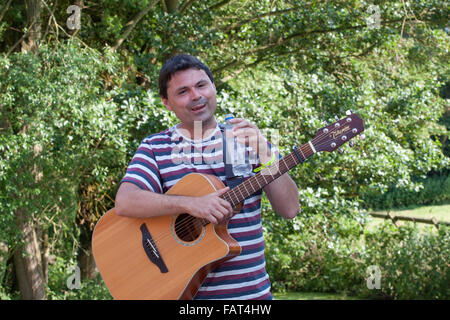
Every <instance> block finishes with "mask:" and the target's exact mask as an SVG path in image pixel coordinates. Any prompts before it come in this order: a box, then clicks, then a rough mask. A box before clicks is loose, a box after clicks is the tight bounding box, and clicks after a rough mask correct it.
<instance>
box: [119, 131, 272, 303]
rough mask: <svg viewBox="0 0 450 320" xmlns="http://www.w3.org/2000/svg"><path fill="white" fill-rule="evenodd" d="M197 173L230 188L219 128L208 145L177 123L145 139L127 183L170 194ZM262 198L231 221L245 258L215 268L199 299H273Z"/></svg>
mask: <svg viewBox="0 0 450 320" xmlns="http://www.w3.org/2000/svg"><path fill="white" fill-rule="evenodd" d="M269 145H270V144H269ZM253 167H254V168H255V167H256V164H254V165H253ZM193 172H197V173H205V174H212V175H215V176H217V177H219V178H220V179H221V180H222V181H223V182H224V184H226V181H225V166H224V162H223V150H222V133H221V131H220V128H219V126H217V127H216V129H215V131H214V132H213V133H212V134H211V135H210V136H209V137H206V138H204V139H203V140H202V141H193V140H191V139H188V138H186V137H184V136H183V135H182V134H181V133H180V132H179V130H178V129H177V126H176V125H175V126H173V127H171V128H169V129H166V130H164V131H162V132H159V133H156V134H152V135H150V136H148V137H146V138H144V139H143V140H142V142H141V144H140V146H139V148H138V149H137V151H136V153H135V155H134V156H133V158H132V160H131V162H130V164H129V166H128V168H127V171H126V174H125V176H124V178H123V179H122V181H121V182H131V183H133V184H135V185H137V186H138V187H139V188H141V189H144V190H149V191H153V192H158V193H165V192H167V191H168V190H169V189H170V188H171V187H172V186H173V185H174V184H176V183H177V182H178V181H179V180H180V179H181V178H182V177H183V176H185V175H186V174H189V173H193ZM261 196H262V191H258V192H256V193H254V194H253V195H251V196H250V197H249V198H247V199H245V201H244V204H243V208H242V210H241V211H240V212H239V213H238V214H236V215H234V216H233V217H232V218H231V220H230V221H229V223H228V231H229V233H230V235H231V236H232V237H233V238H234V239H236V241H238V242H239V244H240V246H241V248H242V252H241V254H240V255H238V256H236V257H234V258H232V259H230V260H228V261H226V262H224V263H222V264H221V265H219V266H218V267H216V268H215V269H214V270H212V271H211V272H210V273H209V274H208V276H207V277H206V279H205V281H204V282H203V284H202V286H201V287H200V289H199V291H198V293H197V295H196V296H195V299H216V300H217V299H245V300H248V299H273V296H272V294H271V293H270V280H269V275H268V274H267V272H266V268H265V266H266V261H265V257H264V247H265V245H264V238H263V232H262V224H261Z"/></svg>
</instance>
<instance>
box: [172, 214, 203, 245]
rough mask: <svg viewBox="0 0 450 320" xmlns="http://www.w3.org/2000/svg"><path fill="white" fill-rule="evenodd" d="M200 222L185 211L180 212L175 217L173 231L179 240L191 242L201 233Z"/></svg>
mask: <svg viewBox="0 0 450 320" xmlns="http://www.w3.org/2000/svg"><path fill="white" fill-rule="evenodd" d="M202 227H203V226H202V223H201V220H200V219H197V218H195V217H193V216H191V215H189V214H187V213H183V214H180V215H179V216H178V217H177V218H176V219H175V233H176V235H177V236H178V238H180V239H181V240H183V241H185V242H192V241H194V240H195V239H197V238H198V237H199V236H200V234H201V233H202Z"/></svg>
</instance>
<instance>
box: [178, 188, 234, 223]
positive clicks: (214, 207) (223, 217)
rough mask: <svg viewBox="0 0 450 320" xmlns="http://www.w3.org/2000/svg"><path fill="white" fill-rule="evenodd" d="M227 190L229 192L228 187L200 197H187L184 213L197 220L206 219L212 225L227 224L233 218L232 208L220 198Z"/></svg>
mask: <svg viewBox="0 0 450 320" xmlns="http://www.w3.org/2000/svg"><path fill="white" fill-rule="evenodd" d="M228 190H230V187H225V188H223V189H220V190H217V191H216V192H213V193H210V194H207V195H204V196H201V197H189V199H188V200H187V202H186V204H185V206H186V211H187V212H186V213H189V214H190V215H192V216H194V217H197V218H202V219H206V220H208V221H209V222H211V223H214V224H222V223H223V224H224V223H227V222H228V221H229V220H230V219H231V217H232V216H233V208H232V207H231V204H230V203H229V202H228V201H226V200H224V199H222V198H220V196H221V195H222V194H224V193H225V192H227V191H228Z"/></svg>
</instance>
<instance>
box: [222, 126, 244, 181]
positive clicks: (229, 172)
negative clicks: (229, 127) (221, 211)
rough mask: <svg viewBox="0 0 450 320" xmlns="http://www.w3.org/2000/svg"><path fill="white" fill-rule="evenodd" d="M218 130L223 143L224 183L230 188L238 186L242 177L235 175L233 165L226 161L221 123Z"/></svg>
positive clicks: (223, 130)
mask: <svg viewBox="0 0 450 320" xmlns="http://www.w3.org/2000/svg"><path fill="white" fill-rule="evenodd" d="M219 128H220V131H221V132H222V145H223V163H224V164H225V176H226V177H225V180H226V184H227V186H228V187H230V189H233V188H234V187H236V186H238V185H239V184H241V183H242V182H243V181H244V177H242V176H235V175H234V173H233V165H232V164H231V163H227V161H226V157H227V144H226V139H225V127H224V125H223V124H221V123H219Z"/></svg>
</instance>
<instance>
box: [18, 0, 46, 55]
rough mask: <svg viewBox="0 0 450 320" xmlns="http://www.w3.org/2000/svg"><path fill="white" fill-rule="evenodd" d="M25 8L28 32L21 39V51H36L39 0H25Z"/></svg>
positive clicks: (38, 38)
mask: <svg viewBox="0 0 450 320" xmlns="http://www.w3.org/2000/svg"><path fill="white" fill-rule="evenodd" d="M25 7H26V9H27V28H29V32H28V34H27V36H26V37H25V39H23V41H22V52H26V51H32V52H35V53H36V52H37V49H38V47H39V40H40V38H41V28H42V25H41V8H42V4H41V0H25Z"/></svg>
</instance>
